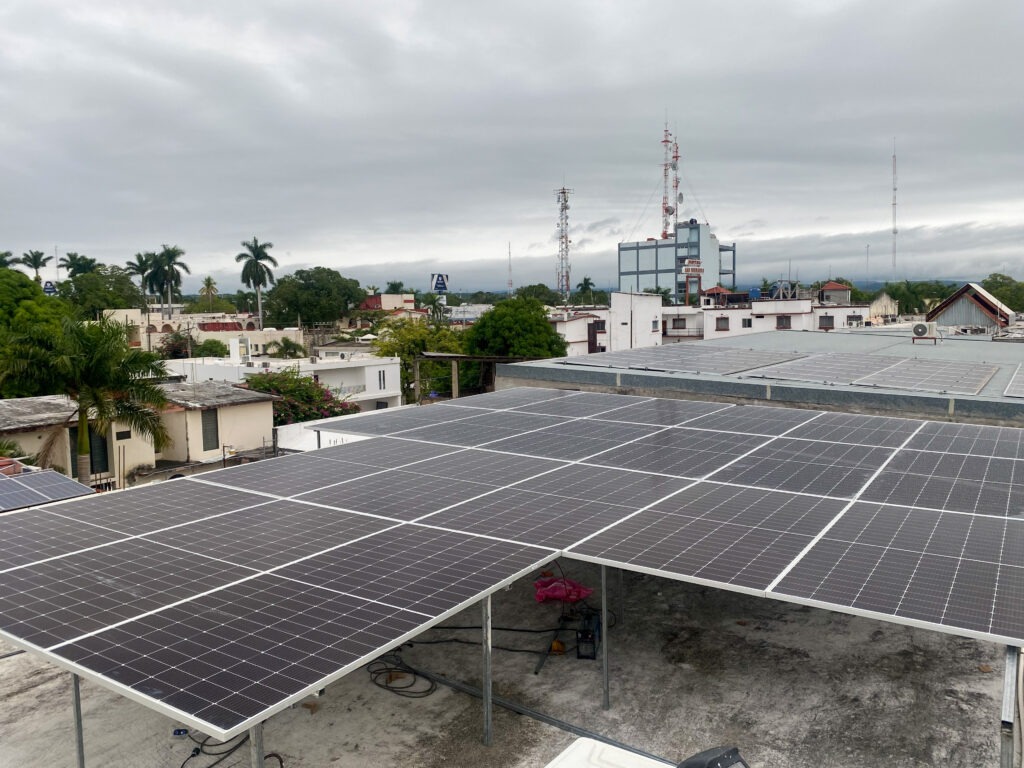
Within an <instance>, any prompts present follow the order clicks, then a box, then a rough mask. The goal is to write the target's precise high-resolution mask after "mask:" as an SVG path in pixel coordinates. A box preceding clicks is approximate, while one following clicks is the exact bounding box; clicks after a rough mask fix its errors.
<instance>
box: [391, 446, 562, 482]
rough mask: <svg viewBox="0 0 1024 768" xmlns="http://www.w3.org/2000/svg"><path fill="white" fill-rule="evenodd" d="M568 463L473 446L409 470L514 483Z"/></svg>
mask: <svg viewBox="0 0 1024 768" xmlns="http://www.w3.org/2000/svg"><path fill="white" fill-rule="evenodd" d="M562 466H565V463H564V462H561V461H553V460H552V459H539V458H535V457H533V456H514V455H512V454H507V453H501V454H495V453H493V452H491V451H488V450H486V449H483V450H481V449H469V450H465V451H459V452H458V453H452V454H449V455H447V456H442V457H440V458H437V459H430V460H428V461H422V462H420V463H418V464H413V465H410V466H409V467H408V468H407V471H409V472H414V473H416V474H418V475H427V476H428V477H431V478H435V479H437V478H448V479H451V480H472V481H475V482H478V483H487V484H491V485H510V484H512V483H517V482H519V481H520V480H525V479H526V478H528V477H535V476H537V475H541V474H544V473H545V472H550V471H551V470H553V469H557V468H558V467H562Z"/></svg>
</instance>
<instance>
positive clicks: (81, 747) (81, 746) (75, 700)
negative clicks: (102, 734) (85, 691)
mask: <svg viewBox="0 0 1024 768" xmlns="http://www.w3.org/2000/svg"><path fill="white" fill-rule="evenodd" d="M79 682H80V678H79V677H78V675H75V674H72V675H71V708H72V709H73V710H74V713H75V750H76V752H77V755H78V768H85V736H84V735H83V733H82V691H81V689H80V688H79Z"/></svg>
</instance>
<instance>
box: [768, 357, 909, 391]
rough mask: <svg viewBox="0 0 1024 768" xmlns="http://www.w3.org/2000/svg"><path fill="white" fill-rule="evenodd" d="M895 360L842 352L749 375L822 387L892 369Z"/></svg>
mask: <svg viewBox="0 0 1024 768" xmlns="http://www.w3.org/2000/svg"><path fill="white" fill-rule="evenodd" d="M896 362H897V358H893V357H885V356H882V355H855V354H848V353H843V352H830V353H826V354H818V355H810V356H808V357H804V358H802V359H798V360H790V361H787V362H784V363H780V364H778V365H768V366H766V367H764V368H760V369H758V370H757V371H755V372H754V373H753V374H752V375H756V376H762V377H764V378H766V379H788V380H792V381H820V382H822V383H826V384H851V383H853V382H854V381H855V380H856V379H859V378H861V377H862V376H865V375H870V374H873V373H878V372H880V371H884V370H885V369H886V368H890V367H892V366H893V365H894V364H895V363H896Z"/></svg>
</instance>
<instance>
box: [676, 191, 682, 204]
mask: <svg viewBox="0 0 1024 768" xmlns="http://www.w3.org/2000/svg"><path fill="white" fill-rule="evenodd" d="M676 202H679V203H681V202H683V193H682V192H680V193H679V197H678V198H677V199H676Z"/></svg>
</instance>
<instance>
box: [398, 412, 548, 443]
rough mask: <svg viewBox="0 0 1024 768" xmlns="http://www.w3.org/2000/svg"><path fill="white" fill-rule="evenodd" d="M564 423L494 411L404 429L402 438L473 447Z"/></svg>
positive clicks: (544, 417) (528, 415) (539, 417)
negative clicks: (447, 421) (467, 417)
mask: <svg viewBox="0 0 1024 768" xmlns="http://www.w3.org/2000/svg"><path fill="white" fill-rule="evenodd" d="M564 423H566V422H565V420H564V419H560V418H558V417H556V416H541V415H534V414H522V415H517V414H512V413H508V412H505V411H496V412H493V413H488V414H486V415H485V416H475V417H472V418H469V419H463V420H461V421H457V422H451V423H447V424H434V425H431V426H429V427H421V428H419V429H410V430H406V431H404V432H402V433H401V437H403V438H407V439H409V440H426V441H428V442H436V443H441V444H445V445H456V446H463V447H473V446H477V445H482V444H484V443H489V442H493V441H495V440H500V439H501V438H503V437H513V436H515V435H521V434H523V433H525V432H531V431H533V430H537V429H543V428H545V427H551V426H557V425H561V424H564Z"/></svg>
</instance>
